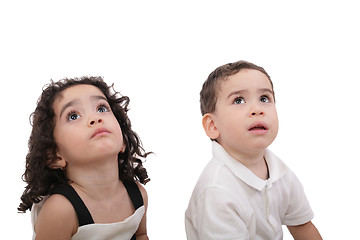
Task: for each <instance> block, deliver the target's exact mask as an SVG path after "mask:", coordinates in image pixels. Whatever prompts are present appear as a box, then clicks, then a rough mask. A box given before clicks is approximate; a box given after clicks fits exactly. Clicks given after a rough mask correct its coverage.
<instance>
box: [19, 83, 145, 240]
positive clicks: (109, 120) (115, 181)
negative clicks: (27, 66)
mask: <svg viewBox="0 0 360 240" xmlns="http://www.w3.org/2000/svg"><path fill="white" fill-rule="evenodd" d="M128 105H129V98H128V97H126V96H119V93H118V92H115V91H114V89H113V85H112V86H111V87H109V86H107V84H106V83H105V82H104V81H103V79H102V78H101V77H82V78H80V79H78V78H75V79H63V80H60V81H58V82H53V81H52V82H51V84H49V85H48V86H47V87H46V88H45V89H44V90H43V93H42V95H41V97H40V98H39V100H38V104H37V107H36V109H35V112H34V113H33V114H32V126H33V128H32V132H31V135H30V139H29V152H28V154H27V156H26V170H25V173H24V175H23V179H24V181H25V182H26V183H27V184H28V185H27V186H26V189H25V191H24V193H23V195H22V197H21V200H22V203H20V206H19V208H18V210H19V211H20V212H25V211H26V210H28V209H31V215H32V222H33V226H34V235H33V239H38V240H41V239H53V240H54V239H55V240H56V239H94V240H95V239H148V237H147V232H146V209H147V194H146V191H145V189H144V188H143V187H142V185H141V184H140V183H142V184H146V183H147V182H148V181H149V178H148V176H147V172H146V170H145V168H143V166H142V161H141V160H140V158H146V157H147V155H148V154H149V153H148V152H145V151H144V149H143V148H142V146H141V141H140V139H139V137H138V136H137V134H136V133H135V132H134V131H133V130H132V129H131V122H130V120H129V118H128V116H127V111H128Z"/></svg>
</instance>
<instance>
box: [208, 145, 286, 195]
mask: <svg viewBox="0 0 360 240" xmlns="http://www.w3.org/2000/svg"><path fill="white" fill-rule="evenodd" d="M212 151H213V156H214V158H215V159H216V160H218V161H221V162H223V163H224V164H225V166H226V167H227V168H228V169H229V170H230V171H231V172H232V173H233V174H234V175H235V176H236V177H238V178H239V179H240V180H242V181H243V182H245V183H246V184H247V185H249V186H251V187H253V188H255V189H257V190H258V191H262V190H263V189H264V188H265V187H267V188H270V187H272V184H273V183H274V182H275V181H276V180H278V179H279V178H280V177H282V176H283V175H284V174H285V173H286V172H287V170H288V168H287V166H286V165H285V164H284V163H283V162H282V161H281V160H280V159H279V158H278V157H277V156H276V155H275V154H273V153H272V152H271V151H270V150H269V149H266V151H265V159H266V162H267V164H268V167H269V172H270V179H268V180H263V179H261V178H259V177H258V176H256V175H255V174H254V173H253V172H252V171H250V170H249V169H248V168H247V167H245V166H244V165H243V164H242V163H240V162H239V161H237V160H236V159H234V158H233V157H231V156H230V154H229V153H228V152H227V151H226V150H225V149H224V148H223V147H222V146H221V145H220V144H219V143H217V142H215V141H213V142H212Z"/></svg>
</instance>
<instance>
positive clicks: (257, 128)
mask: <svg viewBox="0 0 360 240" xmlns="http://www.w3.org/2000/svg"><path fill="white" fill-rule="evenodd" d="M267 130H268V127H267V126H266V124H265V123H255V124H253V125H252V126H250V128H249V131H267Z"/></svg>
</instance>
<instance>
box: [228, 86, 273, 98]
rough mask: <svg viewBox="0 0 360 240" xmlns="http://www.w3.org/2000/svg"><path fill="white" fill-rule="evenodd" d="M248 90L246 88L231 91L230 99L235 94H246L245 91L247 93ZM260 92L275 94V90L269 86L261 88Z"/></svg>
mask: <svg viewBox="0 0 360 240" xmlns="http://www.w3.org/2000/svg"><path fill="white" fill-rule="evenodd" d="M247 92H248V90H246V89H243V90H237V91H233V92H231V93H230V94H229V96H228V99H229V98H231V96H233V95H238V94H244V93H247ZM258 92H268V93H270V94H272V95H274V92H273V91H272V90H271V89H269V88H260V89H259V90H258Z"/></svg>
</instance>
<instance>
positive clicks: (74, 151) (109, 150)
mask: <svg viewBox="0 0 360 240" xmlns="http://www.w3.org/2000/svg"><path fill="white" fill-rule="evenodd" d="M53 108H54V112H55V128H54V132H53V134H54V138H55V141H56V145H57V151H58V153H57V154H58V156H59V157H61V159H62V161H66V163H67V166H68V167H70V166H86V165H88V166H91V164H90V163H94V162H96V161H98V162H99V160H103V159H104V158H108V159H110V158H112V159H114V158H116V160H117V155H118V153H119V152H120V151H121V149H122V147H123V136H122V132H121V128H120V125H119V123H118V121H117V120H116V118H115V116H114V114H113V112H112V111H111V108H110V106H109V103H108V102H107V100H106V97H105V95H104V94H103V93H102V92H101V91H100V90H99V89H98V88H97V87H95V86H92V85H85V84H79V85H75V86H72V87H69V88H67V89H65V90H64V91H62V92H61V93H60V95H59V96H58V97H56V98H55V101H54V104H53Z"/></svg>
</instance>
